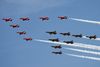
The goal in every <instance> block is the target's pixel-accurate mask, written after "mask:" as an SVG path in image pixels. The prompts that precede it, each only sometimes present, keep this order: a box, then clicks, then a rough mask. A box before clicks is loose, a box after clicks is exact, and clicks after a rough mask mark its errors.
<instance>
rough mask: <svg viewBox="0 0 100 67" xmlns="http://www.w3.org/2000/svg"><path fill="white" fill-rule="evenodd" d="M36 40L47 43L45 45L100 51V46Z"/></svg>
mask: <svg viewBox="0 0 100 67" xmlns="http://www.w3.org/2000/svg"><path fill="white" fill-rule="evenodd" d="M34 40H35V41H39V42H45V43H53V44H61V45H66V46H73V47H81V48H87V49H94V50H100V46H96V45H89V44H88V45H87V44H82V43H74V44H66V43H63V42H52V41H47V40H40V39H34Z"/></svg>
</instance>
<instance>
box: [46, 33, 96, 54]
mask: <svg viewBox="0 0 100 67" xmlns="http://www.w3.org/2000/svg"><path fill="white" fill-rule="evenodd" d="M45 33H47V34H49V35H57V34H59V35H62V36H72V37H76V38H83V37H86V38H87V39H90V40H91V39H96V38H97V37H96V35H90V36H87V35H86V36H83V34H71V33H70V32H63V33H62V32H61V33H58V32H57V31H47V32H45ZM48 40H49V41H52V42H60V39H59V38H52V39H48ZM63 43H66V44H74V41H73V40H71V41H63ZM51 47H53V48H55V49H56V48H59V49H61V48H62V47H61V45H56V46H51ZM52 53H54V54H62V51H61V50H60V51H58V52H57V51H56V52H55V51H53V52H52Z"/></svg>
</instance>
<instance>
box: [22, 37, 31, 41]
mask: <svg viewBox="0 0 100 67" xmlns="http://www.w3.org/2000/svg"><path fill="white" fill-rule="evenodd" d="M23 39H24V40H26V41H31V40H32V38H23Z"/></svg>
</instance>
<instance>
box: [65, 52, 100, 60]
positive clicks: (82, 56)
mask: <svg viewBox="0 0 100 67" xmlns="http://www.w3.org/2000/svg"><path fill="white" fill-rule="evenodd" d="M64 54H65V55H69V56H73V57H78V58H85V59H90V60H96V61H100V58H97V57H90V56H84V55H76V54H67V53H64Z"/></svg>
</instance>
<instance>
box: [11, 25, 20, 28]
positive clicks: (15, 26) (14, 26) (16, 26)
mask: <svg viewBox="0 0 100 67" xmlns="http://www.w3.org/2000/svg"><path fill="white" fill-rule="evenodd" d="M10 27H13V28H19V25H18V24H12V25H10Z"/></svg>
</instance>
